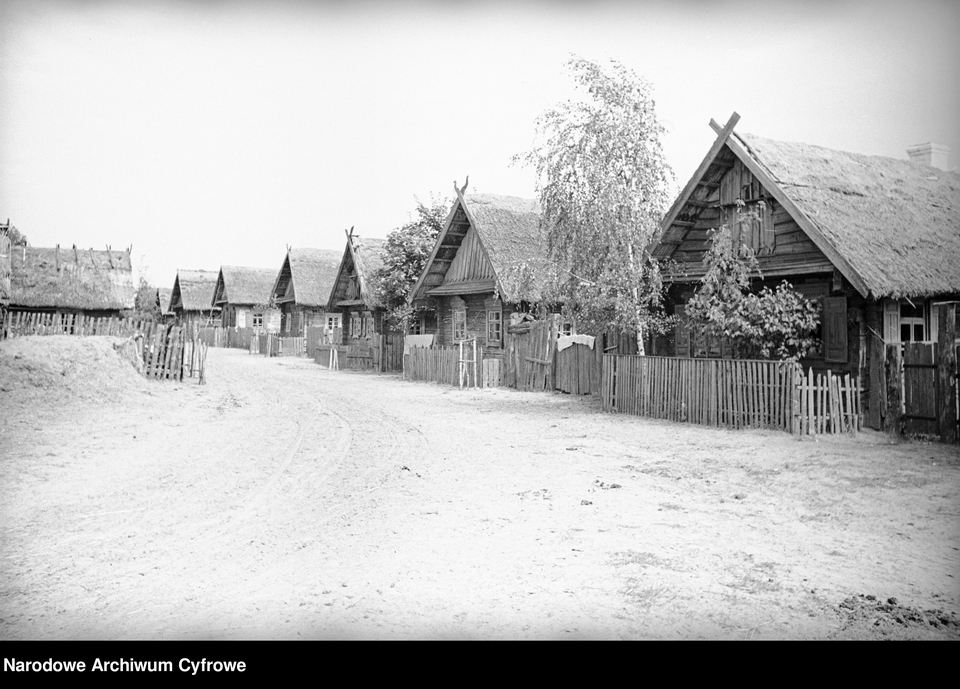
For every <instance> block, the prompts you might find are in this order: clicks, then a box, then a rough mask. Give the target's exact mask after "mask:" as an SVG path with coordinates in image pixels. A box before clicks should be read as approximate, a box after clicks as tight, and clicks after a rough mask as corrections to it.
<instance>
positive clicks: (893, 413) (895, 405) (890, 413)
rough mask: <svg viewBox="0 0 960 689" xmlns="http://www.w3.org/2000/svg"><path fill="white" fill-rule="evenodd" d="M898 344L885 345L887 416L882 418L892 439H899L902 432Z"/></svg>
mask: <svg viewBox="0 0 960 689" xmlns="http://www.w3.org/2000/svg"><path fill="white" fill-rule="evenodd" d="M900 359H901V357H900V345H899V344H891V345H887V351H886V357H885V362H884V363H885V366H884V368H885V372H886V377H887V416H886V418H885V419H884V420H883V430H884V431H885V432H886V433H887V434H888V435H889V436H890V437H891V439H893V440H897V441H899V439H900V435H901V433H902V432H903V415H902V412H901V410H900V405H901V400H902V399H903V394H902V389H901V386H902V378H901V368H902V366H901V361H900Z"/></svg>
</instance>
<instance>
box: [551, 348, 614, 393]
mask: <svg viewBox="0 0 960 689" xmlns="http://www.w3.org/2000/svg"><path fill="white" fill-rule="evenodd" d="M553 367H554V377H555V379H556V381H555V385H556V389H557V390H560V391H561V392H566V393H569V394H571V395H596V394H598V393H599V392H600V376H601V371H602V369H603V338H601V337H598V338H595V339H594V346H593V347H590V346H589V345H586V344H576V343H575V344H572V345H570V346H568V347H565V348H564V349H559V348H558V349H557V353H556V356H555V358H554V365H553Z"/></svg>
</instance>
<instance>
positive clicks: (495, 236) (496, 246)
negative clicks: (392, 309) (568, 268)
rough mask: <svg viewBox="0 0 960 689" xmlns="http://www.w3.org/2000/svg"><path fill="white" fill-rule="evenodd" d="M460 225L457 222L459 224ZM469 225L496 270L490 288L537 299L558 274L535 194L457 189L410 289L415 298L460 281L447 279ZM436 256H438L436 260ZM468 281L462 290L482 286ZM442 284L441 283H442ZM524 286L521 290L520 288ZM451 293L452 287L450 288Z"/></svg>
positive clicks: (506, 296)
mask: <svg viewBox="0 0 960 689" xmlns="http://www.w3.org/2000/svg"><path fill="white" fill-rule="evenodd" d="M458 226H459V227H458ZM467 226H469V227H470V228H472V229H473V230H474V231H475V232H476V233H477V237H478V238H479V240H480V244H481V245H482V250H483V252H484V253H485V255H486V257H487V258H488V259H489V262H490V267H491V268H492V270H493V273H494V275H493V276H492V280H490V281H489V285H490V289H491V291H492V289H494V288H495V289H496V290H497V291H498V292H499V293H500V296H501V298H502V299H504V300H505V301H508V302H516V301H520V300H526V301H537V300H539V299H540V298H541V296H542V295H543V288H544V287H545V285H546V283H547V282H548V281H550V280H552V279H553V278H554V276H555V272H556V269H555V266H554V264H553V262H552V261H550V260H549V256H548V253H547V240H546V237H545V236H544V235H543V232H542V230H541V228H540V207H539V204H538V203H537V202H536V201H534V200H531V199H522V198H517V197H515V196H501V195H497V194H472V195H470V196H461V195H460V194H459V193H458V195H457V200H456V201H455V202H454V204H453V208H452V209H451V211H450V215H449V216H448V218H447V221H446V223H445V225H444V228H443V230H442V231H441V232H440V235H439V236H438V237H437V242H436V244H435V245H434V249H433V252H432V253H431V255H430V258H429V259H428V261H427V265H426V267H425V268H424V272H423V274H422V275H421V276H420V279H419V280H418V281H417V283H416V285H414V287H413V289H412V290H411V293H410V294H411V301H412V300H414V299H422V298H424V297H426V296H428V293H429V292H430V291H431V290H437V292H435V293H436V294H439V293H440V292H443V291H444V290H447V291H449V290H455V289H456V287H455V286H453V285H451V284H450V283H449V282H446V283H444V282H443V281H444V280H446V279H447V277H446V275H447V268H448V267H449V265H450V264H451V260H452V258H453V257H454V256H455V255H456V252H457V251H459V247H460V245H461V243H462V241H463V239H459V238H458V233H460V236H461V237H466V234H463V233H465V232H468V230H466V229H465V228H466V227H467ZM435 259H436V260H435ZM477 282H478V284H477V285H476V286H475V287H474V286H472V285H469V284H466V283H464V285H463V290H464V291H465V293H466V290H471V291H479V289H480V288H481V287H483V286H484V285H481V284H480V282H484V284H486V281H477ZM440 284H443V287H438V286H439V285H440ZM521 292H522V293H521ZM451 293H452V292H451Z"/></svg>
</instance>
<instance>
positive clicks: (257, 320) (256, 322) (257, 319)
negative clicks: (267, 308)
mask: <svg viewBox="0 0 960 689" xmlns="http://www.w3.org/2000/svg"><path fill="white" fill-rule="evenodd" d="M253 327H254V328H262V327H263V314H262V313H255V314H253Z"/></svg>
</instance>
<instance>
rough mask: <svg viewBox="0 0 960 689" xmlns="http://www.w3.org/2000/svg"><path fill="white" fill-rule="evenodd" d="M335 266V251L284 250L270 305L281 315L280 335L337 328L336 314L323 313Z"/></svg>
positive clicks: (294, 335) (334, 274) (338, 262)
mask: <svg viewBox="0 0 960 689" xmlns="http://www.w3.org/2000/svg"><path fill="white" fill-rule="evenodd" d="M339 265H340V252H339V251H334V250H331V249H298V248H293V249H290V250H289V251H287V255H286V257H285V258H284V259H283V265H282V266H281V267H280V273H279V275H277V281H276V283H274V286H273V303H274V304H275V305H276V306H277V307H278V308H279V309H280V312H281V314H282V323H281V326H280V331H281V334H282V335H284V336H286V337H302V336H303V335H304V333H305V332H306V328H307V326H325V327H328V328H333V327H340V325H339V314H334V313H329V314H328V313H327V300H328V299H329V298H330V290H331V289H332V287H333V283H334V280H335V278H336V275H337V268H338V267H339Z"/></svg>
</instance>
